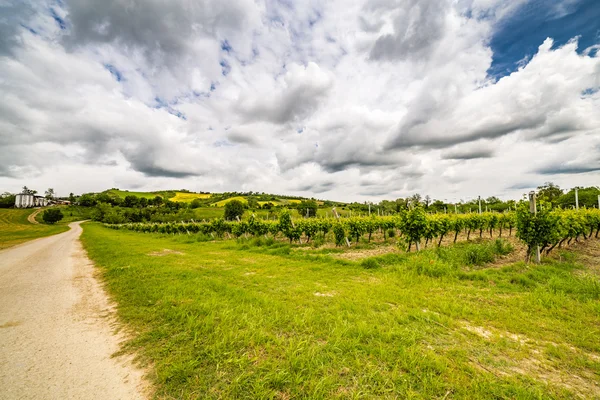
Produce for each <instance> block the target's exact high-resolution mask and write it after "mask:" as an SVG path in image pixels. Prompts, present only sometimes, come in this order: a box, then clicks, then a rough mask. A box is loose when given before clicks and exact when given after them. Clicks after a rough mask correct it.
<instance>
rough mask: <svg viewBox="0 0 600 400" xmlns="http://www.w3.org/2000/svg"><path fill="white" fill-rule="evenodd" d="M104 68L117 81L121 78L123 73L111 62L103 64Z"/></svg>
mask: <svg viewBox="0 0 600 400" xmlns="http://www.w3.org/2000/svg"><path fill="white" fill-rule="evenodd" d="M104 68H106V70H107V71H108V72H110V74H111V75H112V76H113V77H114V78H115V79H116V80H117V82H121V81H122V80H124V79H123V74H122V73H121V71H119V70H118V69H117V68H116V67H115V66H114V65H112V64H104Z"/></svg>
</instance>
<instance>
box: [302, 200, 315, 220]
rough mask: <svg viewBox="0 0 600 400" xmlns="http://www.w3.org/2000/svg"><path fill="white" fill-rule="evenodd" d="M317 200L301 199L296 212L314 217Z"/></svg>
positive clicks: (303, 215)
mask: <svg viewBox="0 0 600 400" xmlns="http://www.w3.org/2000/svg"><path fill="white" fill-rule="evenodd" d="M317 208H318V205H317V202H316V201H314V200H303V201H302V202H300V204H299V205H298V213H299V214H300V216H302V217H306V216H308V217H316V216H317Z"/></svg>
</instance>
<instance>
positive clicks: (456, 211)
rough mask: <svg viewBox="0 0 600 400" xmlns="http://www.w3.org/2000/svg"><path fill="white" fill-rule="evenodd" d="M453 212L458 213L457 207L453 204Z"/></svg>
mask: <svg viewBox="0 0 600 400" xmlns="http://www.w3.org/2000/svg"><path fill="white" fill-rule="evenodd" d="M454 214H458V207H457V206H456V204H454Z"/></svg>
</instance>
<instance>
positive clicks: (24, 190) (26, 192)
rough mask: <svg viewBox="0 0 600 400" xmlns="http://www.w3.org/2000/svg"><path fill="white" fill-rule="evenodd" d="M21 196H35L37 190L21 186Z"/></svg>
mask: <svg viewBox="0 0 600 400" xmlns="http://www.w3.org/2000/svg"><path fill="white" fill-rule="evenodd" d="M22 193H23V194H36V193H37V190H32V189H29V188H28V187H27V186H23V192H22Z"/></svg>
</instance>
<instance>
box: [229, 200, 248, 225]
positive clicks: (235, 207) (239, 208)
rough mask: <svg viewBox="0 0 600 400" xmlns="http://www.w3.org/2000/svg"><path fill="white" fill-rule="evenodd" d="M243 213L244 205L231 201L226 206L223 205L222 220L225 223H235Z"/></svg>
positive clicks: (237, 201)
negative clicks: (223, 219)
mask: <svg viewBox="0 0 600 400" xmlns="http://www.w3.org/2000/svg"><path fill="white" fill-rule="evenodd" d="M244 211H245V206H244V203H242V202H241V201H239V200H232V201H230V202H228V203H227V204H225V214H224V218H225V219H226V220H227V221H235V220H237V219H238V218H242V215H244Z"/></svg>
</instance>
